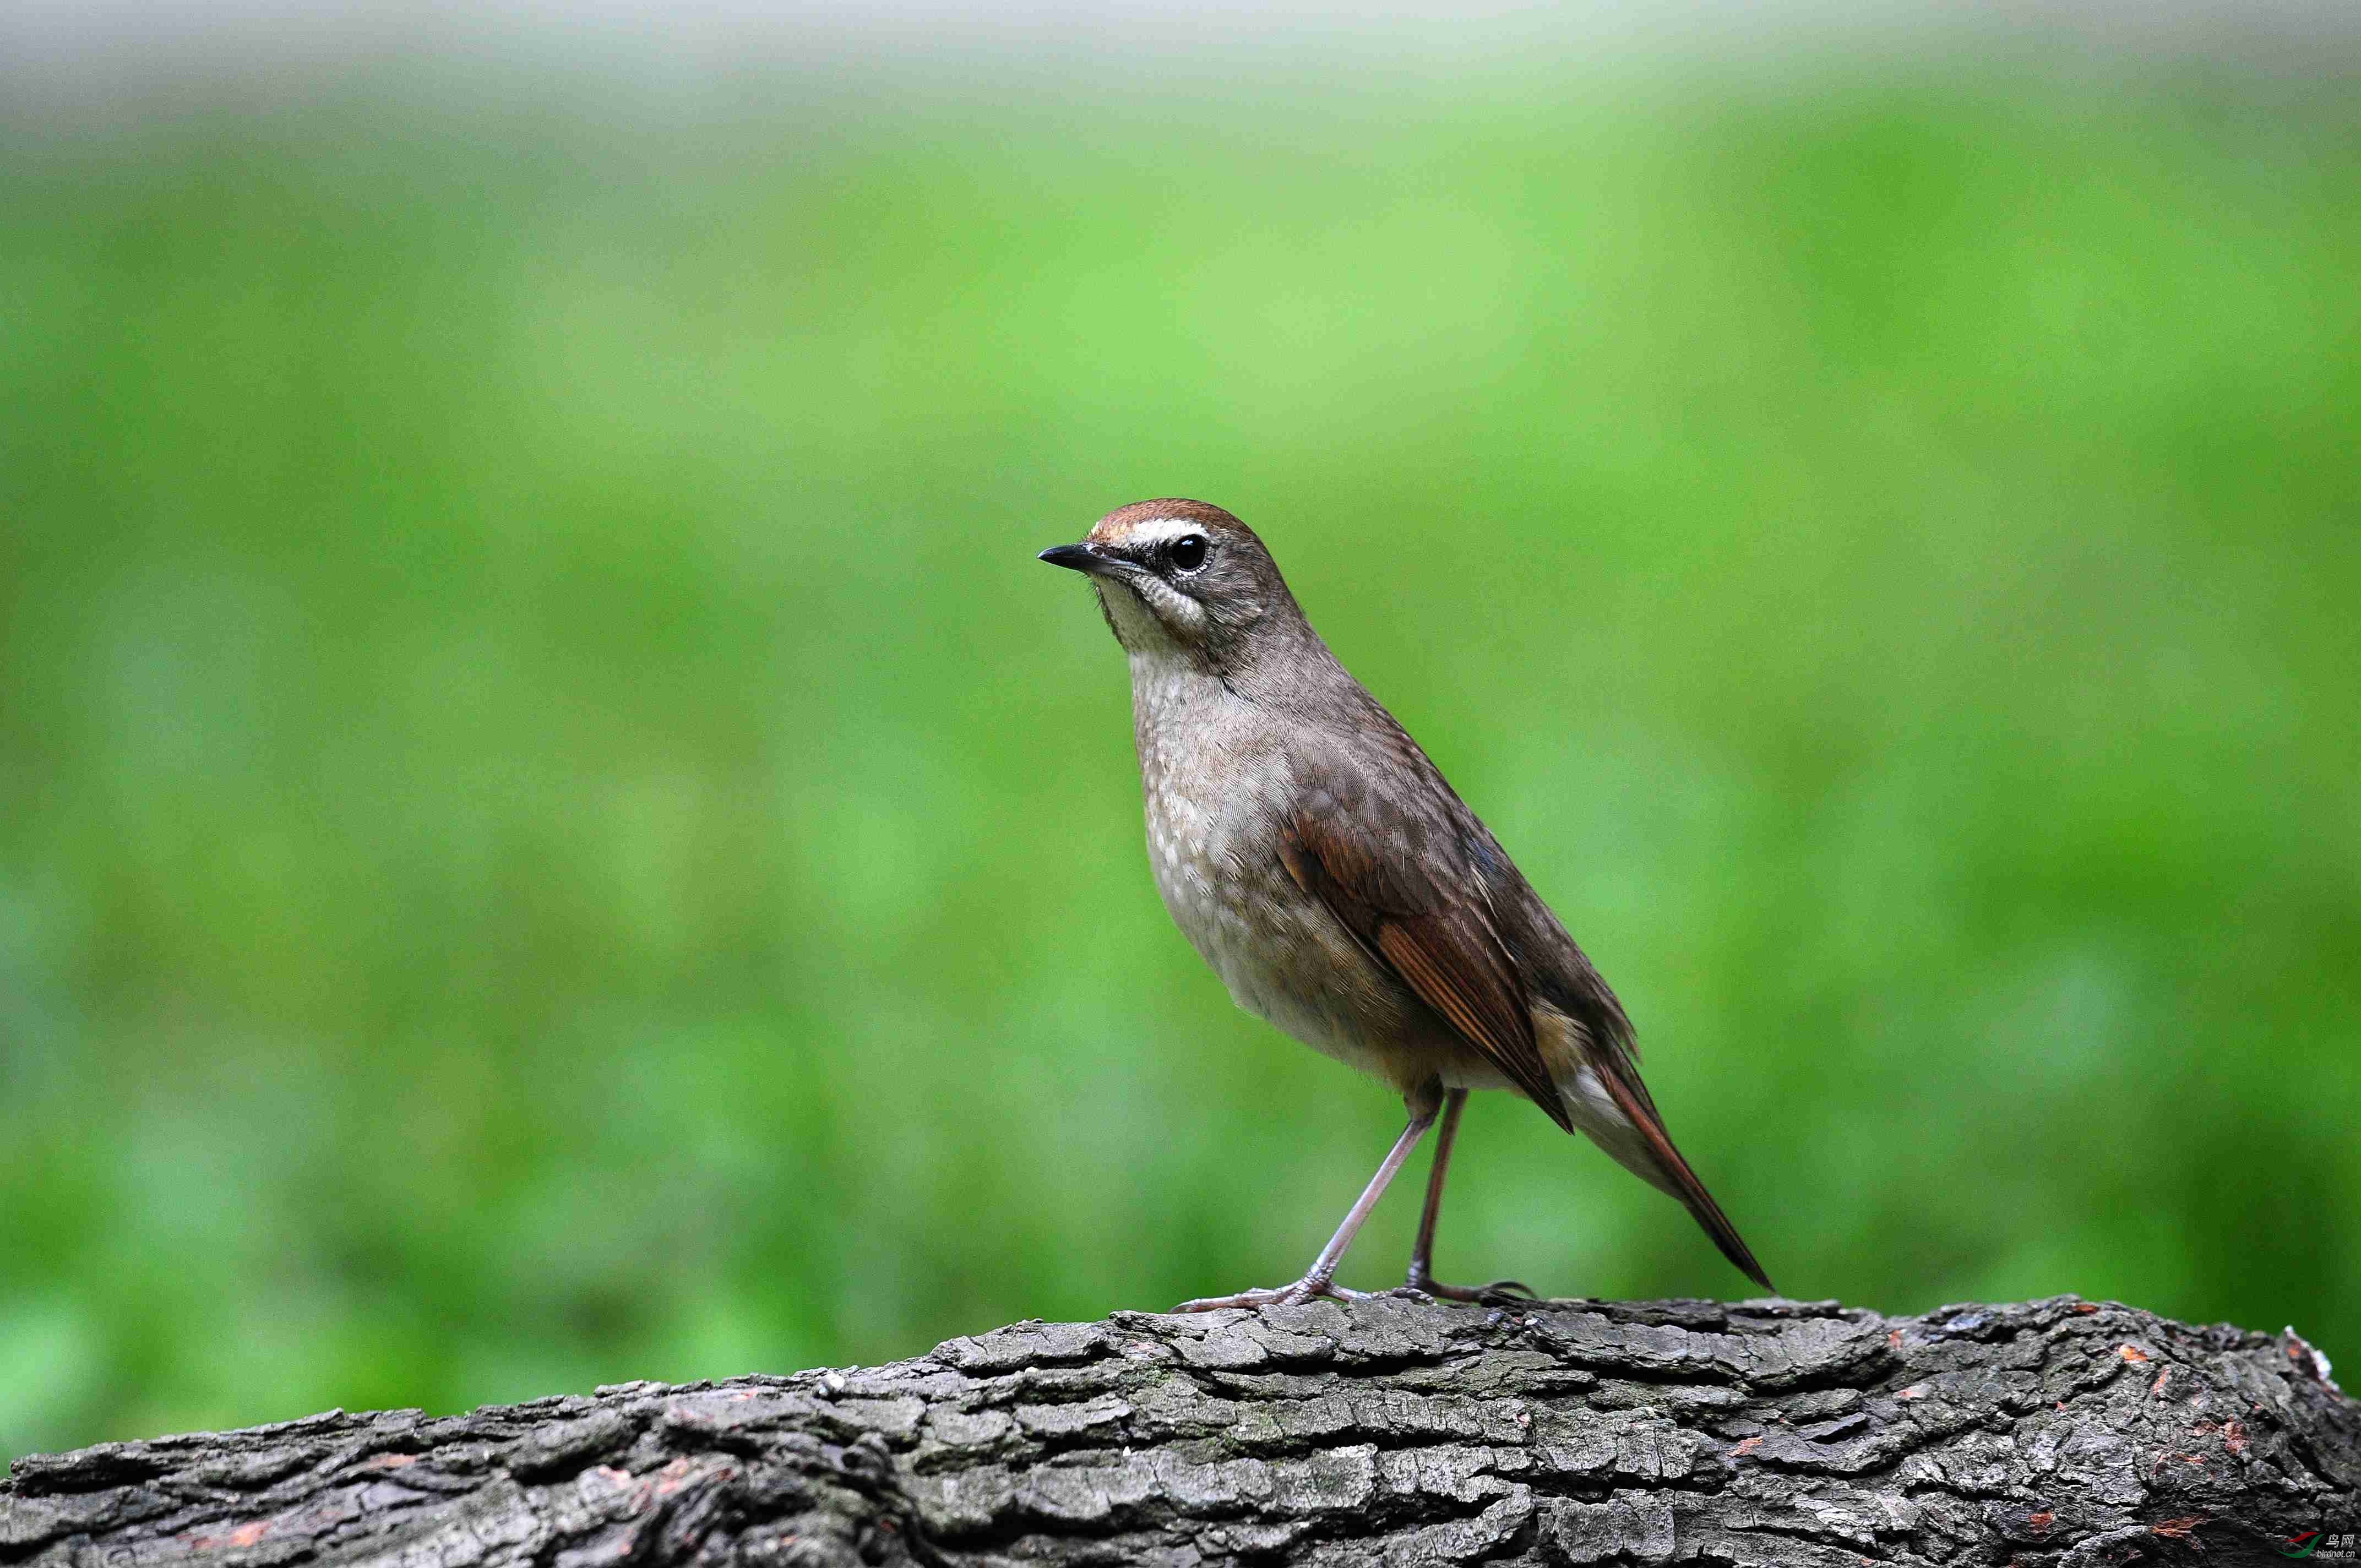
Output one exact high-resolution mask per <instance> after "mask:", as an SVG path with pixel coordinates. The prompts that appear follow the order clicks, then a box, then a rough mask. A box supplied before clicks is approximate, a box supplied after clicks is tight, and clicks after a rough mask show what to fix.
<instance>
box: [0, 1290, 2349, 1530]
mask: <svg viewBox="0 0 2361 1568" xmlns="http://www.w3.org/2000/svg"><path fill="white" fill-rule="evenodd" d="M2310 1530H2325V1531H2328V1532H2330V1533H2329V1534H2328V1535H2326V1536H2323V1537H2322V1538H2319V1539H2318V1540H2315V1541H2314V1542H2313V1544H2314V1546H2315V1548H2316V1553H2315V1561H2323V1562H2325V1561H2333V1560H2334V1558H2335V1555H2336V1553H2337V1552H2338V1550H2339V1538H2338V1536H2337V1535H2336V1534H2335V1532H2338V1531H2351V1530H2361V1406H2356V1404H2355V1403H2354V1402H2353V1401H2352V1400H2350V1399H2347V1398H2345V1396H2344V1395H2343V1394H2342V1393H2341V1392H2340V1391H2339V1390H2338V1389H2337V1387H2336V1386H2335V1385H2334V1383H2333V1382H2331V1381H2330V1380H2329V1368H2328V1365H2327V1363H2326V1361H2325V1360H2324V1359H2323V1358H2322V1357H2321V1356H2320V1354H2318V1353H2317V1352H2315V1351H2314V1350H2313V1349H2312V1347H2311V1346H2310V1345H2308V1344H2306V1343H2304V1342H2303V1341H2301V1339H2298V1338H2296V1337H2295V1335H2294V1334H2293V1333H2292V1332H2290V1333H2288V1334H2285V1335H2282V1336H2280V1337H2278V1338H2270V1337H2267V1336H2264V1335H2261V1334H2256V1333H2249V1332H2243V1331H2240V1330H2237V1329H2233V1328H2226V1327H2215V1328H2191V1327H2188V1326H2186V1325H2183V1324H2180V1323H2174V1322H2169V1321H2164V1320H2161V1319H2158V1318H2156V1317H2154V1316H2152V1315H2150V1314H2148V1313H2147V1312H2142V1311H2137V1310H2132V1309H2130V1308H2126V1307H2122V1306H2116V1305H2100V1304H2094V1303H2091V1302H2085V1301H2080V1300H2076V1299H2072V1298H2061V1299H2055V1300H2048V1301H2036V1302H2031V1303H2027V1304H2024V1305H2019V1306H1964V1307H1948V1308H1945V1309H1943V1310H1939V1311H1937V1312H1932V1313H1929V1314H1928V1315H1927V1316H1926V1317H1923V1318H1885V1317H1881V1316H1879V1315H1877V1314H1875V1313H1873V1312H1866V1311H1860V1310H1845V1309H1842V1308H1839V1307H1837V1306H1835V1305H1834V1304H1832V1303H1825V1302H1823V1303H1803V1302H1790V1301H1777V1302H1753V1303H1748V1304H1745V1305H1739V1306H1726V1305H1722V1304H1719V1303H1714V1302H1703V1301H1655V1302H1620V1303H1617V1302H1598V1301H1553V1302H1533V1303H1519V1304H1517V1305H1515V1306H1513V1307H1510V1308H1506V1309H1500V1310H1489V1309H1483V1308H1452V1307H1444V1306H1436V1305H1428V1304H1422V1303H1416V1302H1411V1301H1409V1300H1403V1299H1377V1300H1370V1301H1363V1302H1356V1303H1355V1304H1353V1305H1350V1306H1339V1305H1337V1304H1335V1303H1332V1302H1326V1301H1322V1302H1315V1303H1313V1304H1312V1305H1309V1306H1304V1307H1296V1308H1279V1309H1273V1310H1268V1311H1265V1312H1261V1313H1258V1314H1257V1313H1247V1312H1219V1313H1211V1314H1207V1315H1205V1316H1202V1317H1165V1316H1155V1315H1149V1314H1145V1313H1117V1314H1116V1315H1115V1317H1113V1318H1111V1319H1109V1320H1108V1321H1104V1322H1097V1323H1039V1322H1027V1323H1018V1324H1016V1325H1015V1326H1013V1327H1010V1328H1005V1329H1001V1330H998V1331H996V1332H992V1333H988V1334H983V1335H980V1336H977V1337H975V1338H972V1339H958V1340H952V1341H950V1342H949V1343H945V1344H942V1345H939V1346H938V1347H937V1348H936V1349H935V1350H934V1351H933V1352H932V1353H931V1354H927V1355H923V1356H920V1357H918V1358H917V1359H916V1360H913V1361H905V1362H900V1363H896V1364H895V1365H891V1366H875V1367H854V1368H848V1369H845V1370H842V1371H831V1372H806V1373H799V1374H796V1376H788V1377H768V1376H755V1377H739V1378H732V1379H730V1380H729V1381H727V1382H720V1383H694V1384H688V1385H685V1386H682V1387H667V1386H664V1385H659V1384H654V1383H627V1384H623V1385H620V1386H619V1387H609V1388H601V1389H599V1390H598V1393H597V1394H596V1395H594V1396H592V1397H590V1398H581V1397H577V1396H567V1397H564V1398H547V1399H538V1400H534V1401H533V1402H532V1403H530V1404H524V1405H515V1406H509V1407H505V1408H499V1409H482V1410H478V1411H476V1412H475V1413H473V1414H471V1415H464V1416H450V1417H439V1418H431V1417H427V1416H424V1415H422V1414H420V1413H419V1412H418V1411H415V1410H401V1411H390V1412H381V1413H378V1414H373V1415H346V1414H345V1413H344V1412H342V1411H330V1412H329V1413H327V1414H325V1415H319V1416H312V1417H308V1418H306V1419H304V1420H295V1421H285V1422H281V1423H280V1424H279V1425H276V1426H268V1427H258V1428H254V1429H252V1430H250V1431H235V1432H216V1433H203V1434H199V1435H195V1436H189V1437H170V1438H160V1439H158V1440H156V1441H154V1442H122V1443H106V1444H103V1445H101V1446H99V1447H96V1448H88V1449H83V1450H82V1451H81V1452H79V1453H67V1454H60V1455H56V1456H52V1457H33V1458H27V1459H20V1460H18V1461H17V1462H16V1464H15V1465H14V1466H13V1467H12V1471H11V1475H10V1477H9V1479H8V1480H7V1482H6V1483H5V1484H0V1563H21V1562H30V1563H41V1564H45V1565H46V1564H57V1565H59V1568H66V1565H69V1564H71V1565H72V1568H179V1565H181V1564H192V1565H194V1564H222V1565H225V1568H228V1565H233V1564H234V1565H238V1568H246V1565H253V1568H263V1565H269V1564H280V1563H304V1562H311V1561H322V1562H335V1563H401V1564H403V1565H405V1568H473V1565H476V1564H509V1563H518V1564H522V1563H533V1564H537V1565H540V1568H598V1565H601V1564H617V1565H625V1564H628V1565H631V1568H648V1565H656V1564H673V1563H680V1564H694V1565H697V1568H734V1565H743V1568H789V1565H791V1564H809V1565H815V1568H817V1565H821V1564H828V1565H835V1564H852V1563H928V1564H962V1565H964V1564H986V1563H1049V1564H1082V1563H1112V1564H1120V1563H1143V1564H1173V1565H1180V1564H1197V1563H1282V1562H1284V1563H1315V1564H1358V1563H1373V1564H1374V1563H1403V1564H1416V1563H1691V1562H1694V1563H1740V1564H1765V1565H1771V1564H1778V1565H1788V1564H1812V1565H1814V1568H1819V1565H1836V1564H1842V1565H1844V1568H1852V1565H1853V1564H1856V1563H1881V1564H1892V1563H1906V1564H1928V1563H1944V1564H1953V1563H1960V1564H1966V1563H1973V1564H1991V1565H1993V1568H2001V1565H2004V1564H2011V1563H2014V1564H2019V1565H2021V1568H2035V1565H2037V1564H2039V1565H2045V1568H2096V1565H2098V1564H2109V1563H2181V1562H2187V1563H2201V1562H2202V1563H2209V1564H2224V1563H2227V1564H2237V1563H2260V1562H2280V1561H2284V1560H2285V1559H2284V1558H2283V1557H2282V1555H2281V1548H2282V1547H2283V1546H2284V1545H2285V1544H2286V1543H2287V1542H2288V1541H2289V1540H2290V1537H2294V1536H2297V1535H2299V1534H2301V1532H2304V1531H2310ZM2346 1544H2356V1543H2354V1542H2351V1541H2349V1540H2348V1541H2346Z"/></svg>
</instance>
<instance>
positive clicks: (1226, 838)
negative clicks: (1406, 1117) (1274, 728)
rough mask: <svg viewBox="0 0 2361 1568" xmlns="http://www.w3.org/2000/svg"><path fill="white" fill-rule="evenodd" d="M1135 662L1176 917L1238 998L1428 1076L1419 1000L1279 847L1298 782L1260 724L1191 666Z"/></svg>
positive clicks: (1344, 1052) (1397, 1076) (1373, 1058)
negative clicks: (1299, 876)
mask: <svg viewBox="0 0 2361 1568" xmlns="http://www.w3.org/2000/svg"><path fill="white" fill-rule="evenodd" d="M1143 665H1148V667H1146V668H1143V667H1142V666H1143ZM1132 674H1133V689H1132V696H1133V710H1134V711H1133V718H1134V729H1135V737H1136V739H1137V742H1138V748H1139V766H1140V775H1141V784H1142V786H1143V790H1144V794H1145V795H1146V800H1147V817H1148V864H1149V867H1150V869H1151V870H1152V872H1154V874H1155V878H1156V889H1157V892H1158V893H1159V894H1161V895H1162V897H1163V900H1164V907H1165V908H1166V909H1167V910H1168V911H1170V914H1171V916H1172V920H1173V923H1174V924H1175V925H1177V926H1179V927H1180V930H1181V932H1182V934H1183V935H1185V936H1186V937H1187V938H1189V941H1190V944H1191V946H1192V947H1194V948H1196V949H1197V951H1198V953H1199V955H1200V956H1201V957H1202V958H1203V959H1204V960H1205V962H1206V963H1207V964H1208V965H1210V966H1211V967H1212V969H1213V972H1214V973H1215V974H1217V975H1219V976H1221V979H1222V983H1223V984H1224V985H1225V986H1227V987H1228V988H1229V992H1230V996H1231V998H1232V999H1233V1000H1234V1001H1235V1002H1236V1003H1237V1004H1238V1005H1239V1006H1240V1007H1243V1008H1245V1009H1246V1011H1247V1012H1249V1013H1252V1014H1256V1015H1257V1017H1260V1018H1263V1019H1266V1020H1268V1022H1269V1023H1270V1024H1272V1025H1275V1026H1276V1027H1278V1028H1279V1029H1281V1030H1283V1031H1285V1032H1286V1033H1288V1034H1290V1035H1292V1036H1295V1038H1297V1039H1299V1040H1301V1041H1302V1042H1303V1043H1304V1044H1305V1045H1308V1046H1310V1047H1312V1048H1313V1049H1314V1050H1317V1051H1320V1052H1322V1053H1323V1054H1324V1055H1327V1056H1331V1057H1334V1058H1336V1059H1337V1060H1339V1061H1342V1062H1345V1063H1346V1064H1347V1065H1349V1066H1352V1067H1356V1068H1359V1069H1362V1070H1363V1071H1366V1072H1370V1073H1374V1074H1376V1075H1378V1077H1381V1078H1384V1079H1386V1080H1389V1081H1391V1082H1395V1083H1397V1084H1399V1085H1401V1086H1403V1087H1408V1086H1409V1085H1411V1084H1414V1083H1417V1082H1420V1081H1422V1080H1424V1079H1426V1078H1428V1077H1430V1076H1431V1075H1432V1074H1433V1071H1434V1065H1433V1049H1432V1047H1433V1044H1434V1042H1433V1041H1430V1040H1428V1039H1427V1038H1426V1036H1428V1035H1429V1034H1430V1033H1431V1032H1432V1029H1433V1025H1432V1022H1431V1020H1430V1018H1429V1016H1428V1015H1427V1014H1426V1013H1425V1010H1424V1009H1422V1008H1421V1007H1419V1006H1418V1005H1417V1004H1416V1003H1414V1002H1413V1001H1411V999H1410V998H1409V996H1408V994H1407V992H1404V991H1403V990H1402V988H1401V987H1400V985H1399V983H1398V982H1396V981H1393V980H1391V978H1390V977H1389V976H1386V975H1384V974H1382V973H1381V972H1379V971H1378V969H1377V968H1376V966H1375V965H1373V964H1372V963H1371V962H1370V961H1369V959H1368V958H1367V955H1366V954H1364V953H1363V952H1362V951H1361V949H1360V948H1359V946H1358V945H1357V944H1356V943H1355V941H1354V940H1353V938H1352V937H1351V935H1350V934H1349V933H1348V932H1346V931H1345V928H1344V927H1342V926H1341V925H1340V924H1339V923H1338V922H1337V921H1336V919H1335V917H1334V916H1333V915H1331V914H1330V913H1329V912H1328V911H1327V910H1326V909H1325V908H1323V907H1322V906H1321V905H1319V904H1318V903H1316V902H1315V901H1314V900H1313V899H1312V898H1311V897H1310V896H1309V895H1308V894H1305V893H1304V891H1303V890H1302V889H1301V887H1299V886H1298V885H1297V884H1296V883H1295V880H1294V879H1293V878H1292V877H1290V875H1289V874H1288V872H1287V869H1286V866H1285V865H1284V863H1283V862H1282V861H1280V860H1279V853H1278V846H1279V834H1280V832H1281V830H1282V827H1283V823H1284V819H1285V816H1286V814H1287V812H1288V811H1289V810H1290V804H1291V798H1292V796H1293V795H1294V794H1295V793H1296V789H1297V782H1296V780H1295V779H1294V777H1293V775H1292V773H1291V772H1290V767H1289V764H1288V762H1287V760H1286V758H1284V757H1282V756H1277V755H1271V754H1269V753H1268V751H1267V749H1262V748H1257V745H1256V741H1255V740H1254V737H1255V736H1256V735H1257V734H1260V735H1263V736H1266V737H1267V736H1268V734H1269V733H1270V727H1269V726H1268V723H1267V722H1266V723H1262V724H1257V723H1255V722H1253V718H1254V716H1253V715H1252V714H1251V713H1250V712H1248V711H1247V710H1246V708H1245V706H1244V704H1243V703H1242V702H1241V701H1240V700H1239V699H1238V698H1236V697H1235V696H1232V695H1231V694H1230V693H1229V692H1227V691H1226V690H1225V689H1224V687H1223V686H1222V685H1221V684H1220V683H1219V682H1218V681H1214V680H1212V679H1210V678H1207V677H1204V676H1202V675H1200V674H1197V673H1196V672H1194V671H1193V670H1186V669H1181V670H1171V669H1159V668H1156V667H1154V664H1153V663H1151V662H1150V661H1147V660H1141V659H1137V658H1136V659H1135V661H1134V665H1133V671H1132ZM1257 751H1259V753H1260V754H1257ZM1422 1047H1426V1048H1423V1049H1422Z"/></svg>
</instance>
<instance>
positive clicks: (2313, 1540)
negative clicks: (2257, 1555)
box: [2279, 1530, 2361, 1563]
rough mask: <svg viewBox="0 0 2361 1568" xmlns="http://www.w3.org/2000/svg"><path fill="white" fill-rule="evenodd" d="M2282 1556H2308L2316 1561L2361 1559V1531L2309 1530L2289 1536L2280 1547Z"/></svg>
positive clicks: (2351, 1560) (2336, 1561)
mask: <svg viewBox="0 0 2361 1568" xmlns="http://www.w3.org/2000/svg"><path fill="white" fill-rule="evenodd" d="M2279 1555H2280V1556H2281V1557H2290V1558H2293V1557H2308V1558H2311V1559H2312V1561H2313V1562H2315V1563H2351V1562H2355V1561H2356V1560H2361V1531H2356V1530H2303V1531H2301V1532H2300V1533H2298V1534H2295V1535H2291V1536H2289V1537H2288V1538H2287V1541H2285V1542H2284V1543H2283V1544H2282V1545H2281V1546H2280V1547H2279Z"/></svg>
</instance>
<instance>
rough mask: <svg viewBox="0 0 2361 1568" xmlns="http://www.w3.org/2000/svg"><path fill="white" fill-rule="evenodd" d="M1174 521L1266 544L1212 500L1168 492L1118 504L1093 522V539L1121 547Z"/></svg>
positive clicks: (1161, 530) (1215, 534)
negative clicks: (1193, 499) (1199, 499)
mask: <svg viewBox="0 0 2361 1568" xmlns="http://www.w3.org/2000/svg"><path fill="white" fill-rule="evenodd" d="M1174 523H1186V524H1190V525H1191V526H1194V527H1196V528H1198V529H1201V530H1202V531H1203V532H1204V533H1205V535H1206V536H1207V537H1208V538H1210V539H1213V540H1215V541H1217V542H1218V541H1223V540H1230V541H1239V540H1244V541H1247V542H1250V543H1253V544H1254V546H1255V547H1256V548H1257V549H1260V548H1261V547H1262V541H1261V540H1259V539H1257V538H1256V537H1255V531H1254V530H1253V529H1251V528H1248V527H1247V526H1246V524H1245V523H1243V522H1240V521H1238V520H1237V519H1236V518H1235V517H1233V516H1231V515H1230V514H1229V513H1228V512H1226V511H1224V510H1222V509H1221V508H1220V507H1217V506H1215V505H1213V502H1211V501H1192V500H1191V499H1188V498H1187V497H1185V496H1165V497H1161V498H1159V499H1156V500H1148V501H1134V502H1132V503H1131V504H1130V505H1129V506H1121V507H1117V508H1115V510H1113V511H1111V512H1109V513H1107V514H1106V516H1104V517H1103V518H1101V519H1099V520H1098V521H1096V522H1095V523H1093V524H1092V525H1091V532H1090V542H1091V543H1093V544H1097V545H1102V546H1105V547H1108V548H1113V549H1120V548H1122V547H1123V546H1125V545H1126V544H1129V543H1133V542H1134V541H1135V540H1136V539H1137V537H1138V536H1140V535H1142V534H1146V533H1151V532H1153V533H1159V534H1160V533H1165V532H1170V525H1171V524H1174Z"/></svg>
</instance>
